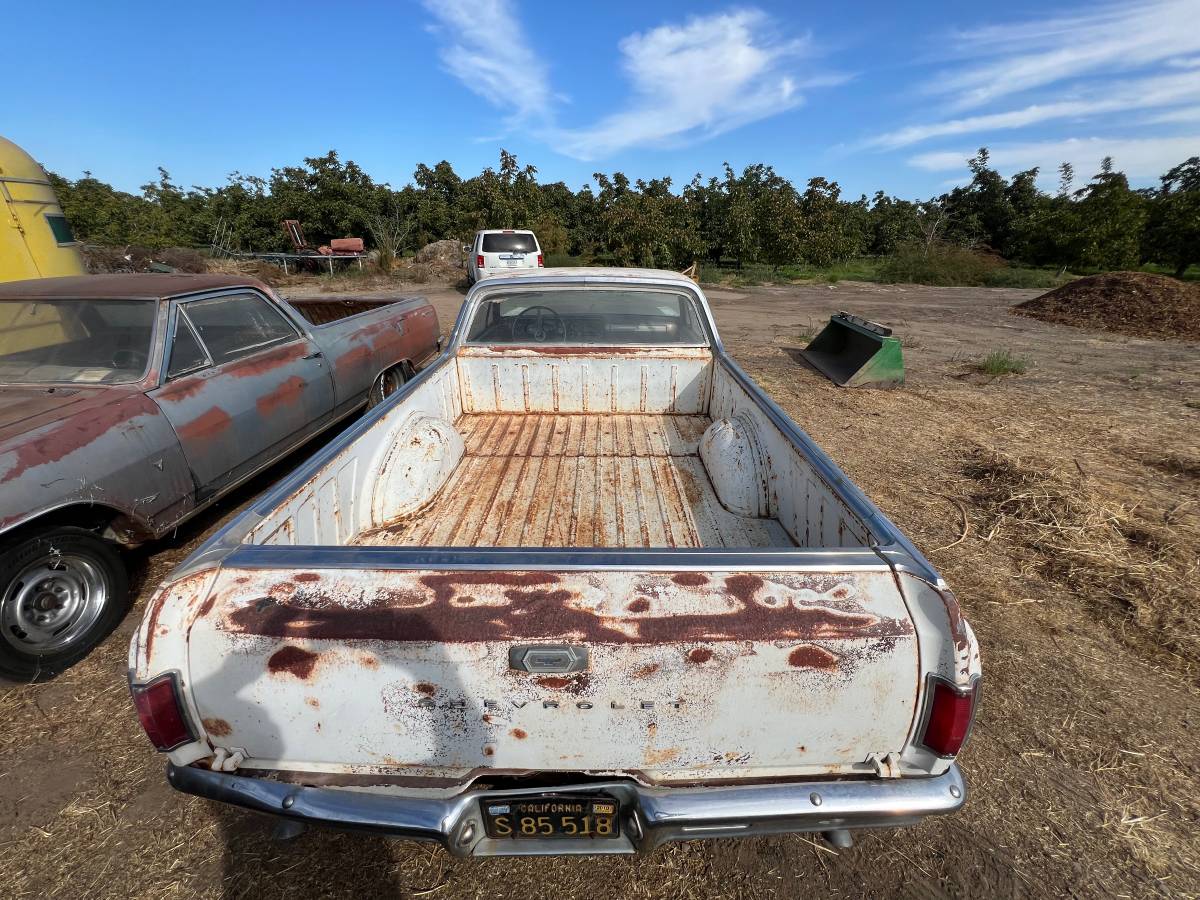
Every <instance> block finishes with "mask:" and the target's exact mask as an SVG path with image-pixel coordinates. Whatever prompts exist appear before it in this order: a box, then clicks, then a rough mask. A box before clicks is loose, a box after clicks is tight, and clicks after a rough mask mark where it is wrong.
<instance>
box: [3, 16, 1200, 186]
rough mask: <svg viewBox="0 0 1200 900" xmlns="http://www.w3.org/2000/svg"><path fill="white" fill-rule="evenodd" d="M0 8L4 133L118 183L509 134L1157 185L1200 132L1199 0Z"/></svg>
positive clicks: (660, 166)
mask: <svg viewBox="0 0 1200 900" xmlns="http://www.w3.org/2000/svg"><path fill="white" fill-rule="evenodd" d="M4 30H5V35H6V50H5V56H6V58H8V65H6V67H5V68H6V70H7V72H8V77H7V79H6V83H7V85H8V87H7V89H6V91H5V98H4V100H3V101H2V103H0V134H3V135H4V136H5V137H8V138H10V139H12V140H14V141H16V142H17V143H19V144H21V145H22V146H24V147H25V148H26V149H27V150H29V151H30V152H31V153H33V154H34V156H36V157H37V158H38V159H39V160H41V162H42V163H43V164H44V165H46V166H47V167H49V168H51V169H53V170H55V171H58V172H60V173H61V174H64V175H67V176H68V177H77V176H78V175H79V174H80V173H81V172H83V171H84V170H85V169H86V170H90V171H92V173H93V174H95V175H96V176H97V177H99V178H103V179H105V180H108V181H110V182H112V183H113V184H115V185H117V186H118V187H121V188H123V189H126V190H136V188H137V187H138V186H139V185H140V184H142V183H144V182H146V181H149V180H151V179H152V178H153V177H154V176H155V167H156V166H159V165H162V166H164V167H165V168H167V169H168V170H169V171H170V172H171V174H172V176H173V177H174V178H175V180H176V181H178V182H180V183H182V184H185V185H191V184H201V185H215V184H219V183H221V182H223V181H224V178H225V176H226V175H227V174H228V173H230V172H233V171H234V170H239V171H241V172H245V173H249V174H258V175H267V174H269V171H270V168H271V166H273V165H274V166H279V165H290V164H294V163H297V162H299V161H300V160H301V159H302V158H303V157H305V156H312V155H316V154H319V153H323V152H325V151H326V150H328V149H331V148H333V149H336V150H338V152H339V153H340V154H341V155H342V157H343V158H350V159H354V160H355V161H357V162H358V163H359V164H360V165H362V166H363V167H364V168H366V169H367V171H369V172H370V173H371V174H372V175H373V176H374V177H376V178H377V179H379V180H383V181H388V182H390V183H391V184H393V185H395V186H399V185H401V184H404V183H406V182H407V181H408V180H409V179H410V177H411V174H412V170H413V168H414V166H415V165H416V164H417V163H418V162H426V163H430V164H432V163H435V162H437V161H438V160H441V159H448V160H450V162H451V163H453V165H454V167H455V169H456V170H457V171H458V172H459V173H460V174H463V175H473V174H475V173H477V172H478V171H479V170H480V169H481V168H482V167H483V166H484V165H495V163H496V160H497V157H498V155H499V148H500V147H505V148H506V149H508V150H510V151H512V152H514V153H516V154H517V155H518V157H519V158H520V160H521V162H522V163H532V164H533V165H535V166H537V167H538V169H539V173H540V175H539V177H540V178H541V180H543V181H556V180H564V181H566V182H567V183H568V184H570V185H571V186H572V187H578V186H579V185H580V184H582V183H584V182H586V181H588V180H590V177H591V174H592V173H593V172H595V171H605V172H612V171H616V170H620V171H623V172H625V173H626V174H627V175H629V176H630V177H631V178H639V177H641V178H649V177H655V176H661V175H670V176H671V177H672V178H673V179H674V180H675V183H676V185H677V186H682V184H683V183H685V182H686V181H687V180H689V179H690V178H691V176H692V175H693V174H695V173H696V172H697V171H699V172H703V173H704V174H705V175H709V174H717V173H719V171H720V167H721V164H722V163H723V162H724V161H726V160H727V161H729V162H730V163H731V164H733V165H734V166H735V167H739V168H740V167H741V166H744V165H746V164H748V163H752V162H759V161H761V162H767V163H770V164H772V165H774V166H775V167H776V169H777V170H778V171H779V172H780V173H782V174H783V175H785V176H787V177H788V178H791V179H792V180H793V181H795V182H796V183H797V184H798V185H801V186H802V185H803V182H804V181H805V180H806V179H808V178H809V177H812V176H815V175H822V176H824V177H827V178H830V179H833V180H837V181H838V182H840V183H841V184H842V186H843V189H844V191H845V193H846V194H849V195H852V196H854V195H857V194H858V193H861V192H868V193H869V192H872V191H874V190H875V189H877V188H882V189H884V190H887V191H888V192H891V193H895V194H898V195H901V196H908V197H926V196H930V195H933V194H937V193H940V192H942V191H944V190H946V189H947V188H948V187H949V186H950V185H952V184H955V183H959V182H961V181H963V180H965V178H964V173H965V171H966V168H965V164H964V160H965V159H966V157H968V156H969V155H971V153H972V151H973V150H974V148H976V147H979V146H981V145H985V144H986V145H987V146H988V147H990V148H991V150H992V158H993V162H994V163H995V164H996V165H997V167H998V168H1000V169H1001V170H1002V171H1004V172H1005V173H1006V174H1011V173H1012V172H1014V171H1018V170H1020V169H1024V168H1028V167H1031V166H1035V165H1037V166H1041V167H1042V171H1043V178H1042V183H1043V185H1044V186H1046V187H1052V186H1053V185H1054V184H1055V182H1056V181H1057V176H1056V174H1055V168H1056V167H1057V165H1058V164H1059V163H1060V162H1062V161H1064V160H1067V161H1070V162H1071V163H1072V164H1073V165H1074V166H1075V168H1076V172H1077V173H1078V176H1079V177H1078V180H1079V181H1080V182H1082V181H1085V180H1086V179H1087V178H1088V177H1089V176H1090V175H1091V174H1092V173H1093V172H1094V171H1095V170H1096V169H1097V168H1098V165H1099V162H1100V159H1101V158H1102V157H1103V156H1105V155H1106V154H1110V155H1112V156H1113V157H1114V158H1115V161H1116V165H1117V167H1118V168H1120V169H1122V170H1124V171H1126V172H1128V173H1129V175H1130V176H1131V180H1133V181H1134V182H1135V183H1136V184H1143V185H1146V184H1153V183H1156V181H1157V176H1158V175H1159V174H1161V173H1162V172H1164V171H1165V170H1166V169H1167V168H1169V167H1170V166H1172V165H1174V164H1176V163H1178V162H1181V161H1182V160H1184V159H1185V158H1187V157H1189V156H1194V155H1200V0H1145V2H1125V3H1119V4H1110V3H1105V2H1092V3H1080V4H1075V3H1071V4H1058V5H1055V4H1047V3H1035V2H1026V0H1019V2H1009V3H995V2H992V3H986V2H985V3H979V4H970V5H968V4H963V3H960V2H946V0H935V2H926V3H920V4H900V3H896V2H895V0H887V2H882V0H872V2H865V3H853V2H843V3H835V4H830V3H803V4H801V3H783V2H767V0H763V2H757V3H748V4H730V3H724V2H700V3H676V2H659V3H653V2H640V3H639V2H628V0H605V2H603V3H587V2H577V3H549V2H530V0H471V2H467V0H440V2H438V0H424V2H422V0H393V2H387V0H361V2H358V3H350V4H336V3H329V2H320V3H318V2H308V0H292V2H286V3H277V2H266V0H262V2H254V0H251V2H242V3H224V2H220V0H210V2H205V3H199V4H192V3H189V4H183V3H179V4H174V3H161V2H160V3H124V4H116V3H114V4H97V3H93V2H84V0H60V2H59V3H57V4H55V6H54V8H53V10H52V11H50V10H47V9H46V8H41V7H37V6H36V5H33V4H20V5H15V4H14V5H13V6H12V7H10V8H9V9H8V10H7V11H6V12H5V29H4ZM14 54H15V56H16V57H17V58H16V59H15V60H13V59H12V56H13V55H14ZM14 72H16V73H21V72H25V73H28V81H27V82H25V83H24V86H23V89H21V90H18V89H17V88H16V85H17V84H18V82H17V81H16V80H14V75H13V73H14Z"/></svg>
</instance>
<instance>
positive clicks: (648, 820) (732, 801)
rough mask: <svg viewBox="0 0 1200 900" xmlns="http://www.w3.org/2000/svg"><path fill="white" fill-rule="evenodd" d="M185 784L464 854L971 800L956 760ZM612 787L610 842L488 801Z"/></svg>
mask: <svg viewBox="0 0 1200 900" xmlns="http://www.w3.org/2000/svg"><path fill="white" fill-rule="evenodd" d="M167 779H168V780H169V781H170V783H171V785H172V786H173V787H174V788H176V789H177V790H180V791H183V792H185V793H189V794H195V795H197V796H200V797H206V798H208V799H210V800H217V801H220V802H223V803H229V804H232V805H234V806H240V807H243V808H246V809H250V810H254V811H256V812H260V813H267V814H270V815H276V816H280V817H283V818H287V819H291V820H294V821H298V822H307V823H313V824H320V825H328V826H333V827H337V828H347V829H355V830H363V831H372V832H377V833H382V834H389V835H394V836H397V837H403V838H409V839H412V840H423V841H437V842H438V843H440V844H442V845H443V846H444V847H445V848H446V849H447V850H448V851H449V852H450V853H452V854H454V855H455V856H515V855H551V854H553V855H560V854H584V853H640V852H646V851H649V850H653V849H654V848H655V847H657V846H659V845H660V844H663V843H666V842H669V841H678V840H692V839H696V838H700V837H704V838H716V837H746V836H750V835H761V834H786V833H793V832H808V831H831V830H839V829H849V828H888V827H894V826H899V825H910V824H913V823H915V822H918V821H920V820H921V819H922V818H924V817H925V816H932V815H942V814H945V813H951V812H954V811H956V810H957V809H958V808H959V807H961V806H962V805H963V803H964V802H965V800H966V785H965V783H964V782H963V777H962V773H961V772H960V770H959V768H958V766H957V765H951V766H950V768H949V769H948V770H947V771H946V772H945V773H944V774H942V775H936V776H925V777H915V778H914V777H909V778H886V779H871V780H862V779H859V780H842V781H832V780H830V781H805V782H785V783H777V784H754V785H745V786H729V787H679V788H651V787H644V786H642V785H638V784H635V783H633V782H630V781H620V780H614V781H610V782H595V783H586V784H569V783H568V784H565V785H562V786H558V787H553V788H544V787H543V788H527V789H522V790H499V791H475V790H470V789H467V790H465V791H464V792H463V793H461V794H458V795H455V796H452V797H444V798H431V797H429V796H428V795H425V796H416V795H413V794H408V795H406V794H405V793H404V792H403V791H397V790H390V789H389V790H387V791H382V790H370V791H367V790H355V789H351V788H331V787H303V786H298V785H295V784H288V783H283V782H278V781H268V780H265V779H261V778H250V777H245V776H240V775H233V774H227V773H225V772H213V771H211V770H209V769H201V768H196V767H193V766H175V765H168V767H167ZM547 793H553V794H571V793H581V794H589V795H595V794H604V795H609V796H612V797H615V798H616V799H618V800H619V801H620V802H621V805H622V821H621V837H620V838H615V839H612V840H611V841H605V842H603V843H602V842H600V841H587V840H564V839H557V840H549V841H537V840H530V841H528V842H526V841H513V840H496V839H492V838H489V837H487V836H486V834H485V833H484V828H483V821H482V818H481V813H480V804H479V801H480V800H487V799H499V798H513V797H519V796H522V795H529V796H536V795H539V794H547Z"/></svg>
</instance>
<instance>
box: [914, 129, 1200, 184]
mask: <svg viewBox="0 0 1200 900" xmlns="http://www.w3.org/2000/svg"><path fill="white" fill-rule="evenodd" d="M1198 147H1200V134H1194V135H1189V136H1186V137H1165V138H1101V137H1090V138H1070V139H1067V140H1060V141H1033V142H1029V143H1024V144H1009V145H1007V146H998V147H992V148H990V154H991V165H992V166H994V167H995V168H997V169H999V170H1001V171H1004V172H1017V171H1021V170H1024V169H1031V168H1033V167H1034V166H1038V167H1039V168H1041V170H1042V174H1043V175H1044V176H1047V177H1049V176H1051V175H1053V173H1054V171H1055V170H1056V169H1057V167H1058V165H1059V163H1063V162H1069V163H1070V164H1071V165H1072V166H1074V167H1075V173H1076V175H1077V176H1078V178H1079V180H1081V181H1086V180H1087V179H1089V178H1091V177H1092V175H1093V174H1095V173H1096V172H1098V171H1099V170H1100V160H1102V159H1103V158H1104V157H1105V156H1111V157H1112V158H1113V165H1114V167H1115V168H1116V169H1117V170H1118V171H1121V172H1124V173H1125V174H1126V175H1128V176H1129V177H1130V179H1133V180H1143V181H1144V180H1153V179H1157V178H1158V177H1159V176H1160V175H1162V173H1163V172H1165V171H1167V170H1168V169H1170V168H1171V167H1172V166H1175V165H1178V164H1179V163H1181V162H1183V161H1184V160H1185V159H1187V158H1189V157H1191V156H1195V155H1196V150H1197V148H1198ZM973 155H974V153H973V152H972V151H969V150H956V151H937V152H934V153H921V154H919V155H917V156H914V157H912V158H911V159H909V161H908V162H909V164H910V165H913V166H916V167H917V168H918V169H925V170H926V171H930V172H949V171H954V170H956V169H965V168H966V167H967V159H968V158H969V157H971V156H973Z"/></svg>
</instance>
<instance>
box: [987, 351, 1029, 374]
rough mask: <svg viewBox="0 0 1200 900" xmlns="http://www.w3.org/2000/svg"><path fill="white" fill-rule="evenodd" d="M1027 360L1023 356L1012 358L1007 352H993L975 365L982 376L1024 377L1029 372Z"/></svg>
mask: <svg viewBox="0 0 1200 900" xmlns="http://www.w3.org/2000/svg"><path fill="white" fill-rule="evenodd" d="M1029 365H1030V363H1029V360H1028V359H1027V358H1026V357H1024V356H1013V354H1012V353H1011V352H1010V351H1008V350H993V351H992V352H991V353H989V354H988V355H987V356H985V357H984V358H983V359H982V360H980V361H979V362H978V363H977V364H976V365H975V369H976V370H977V371H978V372H980V373H982V374H984V375H1024V374H1025V373H1026V372H1028V371H1029Z"/></svg>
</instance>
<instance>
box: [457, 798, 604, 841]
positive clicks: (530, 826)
mask: <svg viewBox="0 0 1200 900" xmlns="http://www.w3.org/2000/svg"><path fill="white" fill-rule="evenodd" d="M480 803H481V805H482V808H483V822H484V828H485V830H486V831H487V835H488V837H490V838H499V839H509V838H511V839H513V840H521V839H530V838H541V839H543V840H544V839H546V838H588V839H593V840H594V839H604V838H615V837H619V836H620V834H621V819H620V815H619V813H620V805H619V804H618V803H617V801H616V800H613V799H612V798H611V797H571V796H552V795H543V796H540V797H520V798H506V799H499V800H481V801H480Z"/></svg>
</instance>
